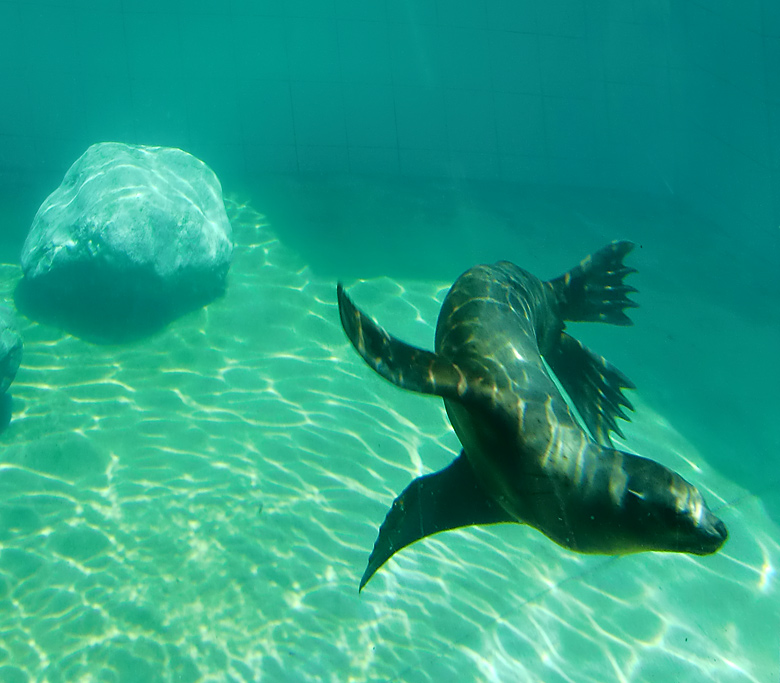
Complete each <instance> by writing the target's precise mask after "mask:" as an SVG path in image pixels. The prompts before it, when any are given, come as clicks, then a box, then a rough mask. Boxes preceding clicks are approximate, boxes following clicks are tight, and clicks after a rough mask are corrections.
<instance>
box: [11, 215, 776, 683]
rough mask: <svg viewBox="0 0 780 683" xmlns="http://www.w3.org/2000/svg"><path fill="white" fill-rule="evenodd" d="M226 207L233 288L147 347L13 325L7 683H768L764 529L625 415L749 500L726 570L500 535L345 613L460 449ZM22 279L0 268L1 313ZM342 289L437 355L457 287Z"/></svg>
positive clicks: (298, 273)
mask: <svg viewBox="0 0 780 683" xmlns="http://www.w3.org/2000/svg"><path fill="white" fill-rule="evenodd" d="M230 210H231V219H232V223H233V225H234V228H235V239H236V242H237V246H236V252H235V260H234V264H233V267H232V269H231V272H230V276H229V277H230V280H229V284H228V289H227V294H226V295H225V297H224V298H223V299H221V300H219V301H216V302H214V303H212V304H211V305H209V306H208V307H207V308H205V309H203V310H200V311H197V312H195V313H192V314H190V315H188V316H186V317H184V318H182V319H180V320H178V321H176V322H174V323H172V324H171V325H170V326H169V327H168V328H167V329H165V330H163V331H162V332H160V333H159V334H157V335H155V336H154V337H152V338H150V339H147V340H145V341H143V342H139V343H135V344H131V345H125V346H95V345H92V344H89V343H86V342H83V341H81V340H79V339H76V338H73V337H70V336H68V335H66V334H63V333H60V332H58V331H56V330H54V329H52V328H49V327H46V326H42V325H38V324H35V323H32V322H29V321H28V322H25V327H24V336H25V357H24V363H23V367H22V369H21V370H20V372H19V375H18V378H17V381H16V383H15V384H14V385H13V396H14V415H13V420H12V422H11V424H10V425H9V427H8V428H7V429H6V431H5V432H4V433H3V434H2V436H1V437H0V439H1V440H2V452H1V453H0V680H3V681H28V680H29V681H33V680H34V681H47V682H51V683H55V682H60V681H62V682H66V681H67V682H71V681H141V680H143V681H284V682H285V683H287V682H295V681H301V682H303V681H307V682H308V681H332V682H339V683H344V682H352V683H359V682H362V681H376V682H380V681H382V682H385V681H392V680H397V681H404V682H414V681H419V682H423V683H424V682H427V681H442V680H470V681H507V680H514V681H539V682H544V683H555V682H557V681H571V682H574V681H577V682H591V681H592V682H594V683H595V682H599V683H604V682H605V681H619V682H621V683H622V682H629V681H630V682H634V681H646V682H651V681H670V680H674V681H678V682H679V681H697V682H698V681H702V680H717V681H735V682H736V681H744V682H754V681H765V680H770V678H769V674H770V673H771V672H772V671H773V669H772V667H773V666H776V662H777V647H778V644H777V642H776V635H777V633H778V612H779V611H780V610H778V609H777V605H778V604H779V602H780V601H778V589H777V581H776V577H775V575H774V568H775V567H777V566H778V563H779V562H780V549H778V543H777V533H776V532H777V530H776V529H774V528H773V527H772V524H771V522H770V521H768V520H767V518H766V515H765V513H764V512H763V509H762V507H761V505H760V503H759V502H758V501H757V499H755V498H752V497H750V496H745V495H744V492H742V491H739V490H737V488H736V487H735V486H734V485H733V484H730V483H729V482H726V481H723V480H722V479H719V478H718V477H717V476H716V475H715V474H714V473H713V472H711V471H710V470H709V469H708V468H707V467H706V465H705V464H704V463H703V462H700V461H696V462H692V461H691V460H690V457H689V458H688V460H685V459H683V458H682V456H677V455H675V454H676V452H678V451H679V452H681V453H682V452H686V453H688V454H690V446H688V445H687V444H684V442H682V440H681V438H680V437H679V436H677V435H676V434H675V433H674V430H673V429H672V428H671V427H670V426H669V425H668V424H666V423H665V422H664V421H663V420H661V419H660V418H657V417H656V416H654V415H652V414H651V413H650V412H649V411H648V410H647V409H645V410H643V409H642V407H641V405H640V406H639V411H638V416H637V418H636V421H635V424H634V426H632V427H629V429H628V432H627V438H628V441H629V443H630V444H631V445H632V446H633V447H634V448H636V449H637V450H638V451H639V452H641V453H643V454H646V455H648V456H650V457H659V458H663V457H666V464H669V465H671V466H673V467H676V468H677V469H679V470H680V471H681V473H682V474H683V476H686V477H687V478H689V479H692V480H694V481H696V482H697V483H702V484H703V488H704V490H705V494H706V495H707V498H708V500H709V501H710V503H711V504H712V506H713V507H715V508H718V507H719V506H720V505H723V504H724V502H726V501H733V500H739V502H738V504H736V505H732V506H729V505H726V506H725V507H723V509H721V510H720V512H719V514H720V515H721V516H722V517H723V518H724V519H725V520H726V522H727V524H728V525H729V527H730V529H731V533H732V538H731V540H730V541H729V543H728V545H727V546H726V547H725V549H724V550H723V551H722V552H721V553H719V554H718V555H716V556H713V557H707V558H692V557H687V556H681V555H661V554H645V555H638V556H633V557H627V558H620V559H614V558H604V557H583V556H578V555H575V554H572V553H569V552H567V551H564V550H562V549H560V548H558V547H557V546H555V545H554V544H553V543H551V542H550V541H548V540H547V539H546V538H544V537H543V536H541V535H540V534H539V533H537V532H535V531H533V530H530V529H527V528H524V527H520V526H516V525H505V526H502V527H498V528H493V529H472V530H468V531H461V532H450V533H447V534H443V535H440V536H437V537H435V538H433V539H429V540H426V541H424V542H421V543H418V544H416V545H415V546H413V547H411V548H409V549H406V550H404V551H403V552H401V553H399V554H398V555H397V556H395V557H394V558H393V559H392V560H391V561H390V562H389V563H388V564H387V565H386V566H385V567H384V568H383V569H382V570H381V571H380V572H379V573H378V574H377V576H376V577H375V578H374V580H373V581H372V582H371V584H370V585H369V586H368V587H367V589H366V590H365V591H364V592H363V594H362V595H360V596H359V595H358V592H357V585H358V580H359V577H360V575H361V574H362V572H363V569H364V567H365V563H366V561H367V558H368V554H369V552H370V550H371V547H372V544H373V542H374V539H375V536H376V533H377V529H378V526H379V524H380V523H381V521H382V520H383V518H384V515H385V513H386V511H387V509H388V507H389V505H390V503H391V502H392V499H393V498H394V496H395V495H397V494H398V493H399V492H400V491H401V490H402V489H403V488H404V487H405V486H406V484H407V483H408V482H409V481H410V480H411V479H412V478H414V477H415V476H418V475H420V474H422V473H424V472H429V471H433V470H436V469H439V468H441V467H443V466H445V465H446V464H447V463H448V462H449V461H450V460H451V459H452V458H453V457H454V455H455V454H456V452H457V449H458V444H457V441H456V439H455V437H454V435H453V434H452V432H451V430H450V428H449V426H448V423H447V421H446V417H445V415H444V411H443V407H442V405H441V402H440V401H438V400H436V399H432V398H426V397H420V396H414V395H412V394H409V393H406V392H403V391H401V390H399V389H397V388H395V387H392V386H391V385H389V384H388V383H386V382H383V381H381V380H380V379H379V378H378V377H376V376H375V375H373V374H372V373H371V371H370V370H369V369H368V368H366V367H365V366H364V365H363V364H362V362H361V361H360V359H359V358H358V357H357V355H356V354H355V353H354V351H353V350H352V349H351V347H349V346H348V343H347V341H346V339H345V338H344V335H343V333H342V331H341V328H340V326H339V324H338V312H337V309H336V302H335V283H334V282H330V281H324V280H322V279H318V278H317V277H316V276H315V275H314V274H312V273H311V272H310V271H309V270H308V269H307V268H306V267H305V266H304V265H303V264H302V263H300V262H299V261H298V260H297V258H296V256H295V255H294V254H292V253H291V252H289V251H288V250H286V249H285V248H284V246H283V245H282V244H281V243H280V242H279V241H278V240H277V239H276V238H275V236H274V235H273V233H272V232H271V230H270V229H269V227H268V226H267V225H265V224H264V221H263V219H262V217H261V216H259V215H258V214H256V213H254V212H253V211H251V210H250V209H249V208H248V207H246V206H241V205H238V204H235V203H231V205H230ZM18 278H19V272H18V269H17V268H16V267H11V266H5V267H3V270H2V273H0V284H2V287H3V289H4V291H3V293H4V294H5V295H6V296H10V294H11V292H12V290H13V287H14V286H15V283H16V281H17V280H18ZM351 292H352V293H353V294H354V296H355V298H356V300H357V301H358V303H359V304H360V305H361V306H364V307H365V308H366V309H367V310H368V311H370V312H371V314H373V315H376V316H377V318H378V319H379V320H380V321H382V322H385V321H386V322H387V323H388V326H389V327H391V328H392V331H393V332H394V333H396V334H399V336H401V337H403V338H405V339H407V340H409V341H411V342H414V343H419V344H425V345H428V346H429V345H430V343H431V341H430V340H431V339H432V337H433V323H434V322H435V319H436V314H437V311H438V306H439V304H440V302H441V300H442V298H443V296H444V294H445V292H446V286H445V285H443V284H441V285H437V284H431V283H405V284H404V286H403V287H402V286H401V285H399V284H398V283H395V282H392V281H390V280H376V281H372V282H368V283H353V285H352V286H351ZM390 322H392V325H390ZM634 398H635V397H633V396H632V400H634ZM636 402H637V403H639V401H636ZM659 444H660V445H659ZM714 491H717V492H718V495H716V494H715V493H714ZM718 496H720V499H719V497H718Z"/></svg>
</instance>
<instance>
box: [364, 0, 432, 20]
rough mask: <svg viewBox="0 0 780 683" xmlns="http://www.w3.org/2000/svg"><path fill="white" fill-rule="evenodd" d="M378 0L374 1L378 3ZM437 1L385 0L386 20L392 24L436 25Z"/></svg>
mask: <svg viewBox="0 0 780 683" xmlns="http://www.w3.org/2000/svg"><path fill="white" fill-rule="evenodd" d="M379 1H380V0H376V2H379ZM436 2H437V0H413V1H407V0H386V2H385V8H386V11H387V20H388V21H389V22H390V23H392V24H412V25H414V26H423V25H425V24H438V23H439V14H438V11H437V8H436Z"/></svg>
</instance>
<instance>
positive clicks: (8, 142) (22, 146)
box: [0, 128, 36, 174]
mask: <svg viewBox="0 0 780 683" xmlns="http://www.w3.org/2000/svg"><path fill="white" fill-rule="evenodd" d="M1 130H9V129H8V128H2V129H1ZM35 140H36V138H35V137H34V136H33V135H9V134H0V168H2V169H3V170H4V171H7V170H9V169H13V170H14V171H18V172H21V173H25V174H27V173H29V172H32V171H33V170H34V168H35V153H36V148H35Z"/></svg>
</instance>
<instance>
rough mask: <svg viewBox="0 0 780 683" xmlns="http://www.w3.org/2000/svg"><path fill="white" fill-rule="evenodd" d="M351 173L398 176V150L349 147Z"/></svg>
mask: <svg viewBox="0 0 780 683" xmlns="http://www.w3.org/2000/svg"><path fill="white" fill-rule="evenodd" d="M347 152H348V154H349V171H350V173H357V174H361V175H363V174H366V175H374V174H381V175H397V174H398V173H399V169H400V165H399V161H398V150H397V149H387V148H376V147H349V148H347Z"/></svg>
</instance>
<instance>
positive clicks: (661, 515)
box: [623, 456, 728, 555]
mask: <svg viewBox="0 0 780 683" xmlns="http://www.w3.org/2000/svg"><path fill="white" fill-rule="evenodd" d="M624 470H625V472H626V474H627V475H628V480H627V482H626V488H625V491H624V495H623V509H624V517H623V519H624V522H625V523H626V524H627V525H629V526H630V527H631V530H632V531H633V532H634V533H635V534H636V536H635V537H636V538H638V539H641V546H642V547H641V548H640V549H641V550H660V551H669V552H682V553H692V554H694V555H710V554H711V553H714V552H716V551H717V550H719V549H720V547H721V546H722V545H723V544H724V543H725V542H726V539H727V538H728V531H727V530H726V525H725V524H724V523H723V522H722V520H720V519H719V518H718V517H716V516H715V515H714V514H713V513H712V511H711V510H710V509H709V508H708V507H707V504H706V503H705V502H704V498H702V495H701V493H700V492H699V490H698V489H697V488H696V487H695V486H693V485H692V484H690V483H688V482H687V481H685V479H683V478H682V477H681V476H680V475H679V474H677V473H676V472H673V471H672V470H670V469H668V468H667V467H664V466H663V465H661V464H659V463H657V462H654V461H652V460H647V459H645V458H639V457H636V456H633V457H631V458H627V459H626V461H625V462H624Z"/></svg>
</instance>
